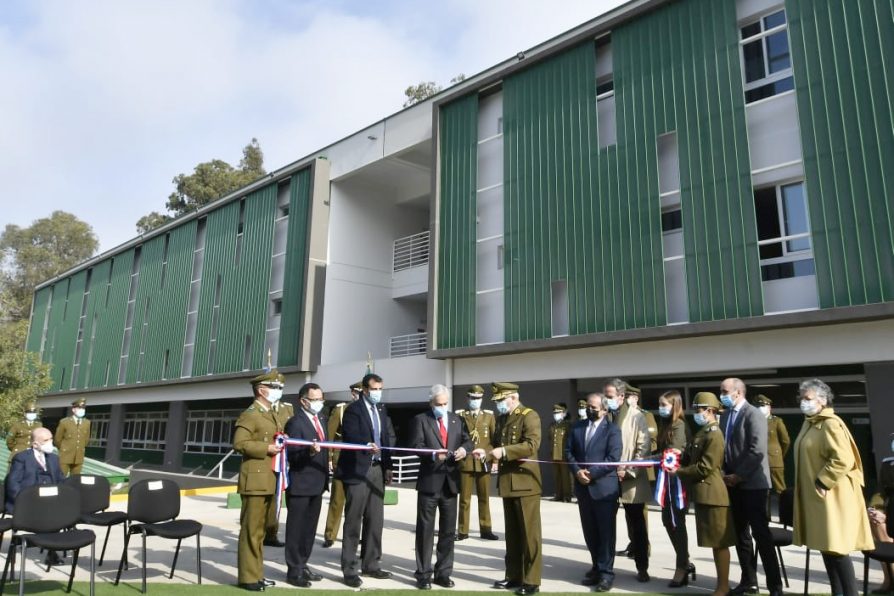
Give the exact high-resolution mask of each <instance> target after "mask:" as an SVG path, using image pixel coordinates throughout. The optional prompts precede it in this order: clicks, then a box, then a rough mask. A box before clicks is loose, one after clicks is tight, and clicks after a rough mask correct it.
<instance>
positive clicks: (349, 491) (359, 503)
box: [341, 462, 385, 577]
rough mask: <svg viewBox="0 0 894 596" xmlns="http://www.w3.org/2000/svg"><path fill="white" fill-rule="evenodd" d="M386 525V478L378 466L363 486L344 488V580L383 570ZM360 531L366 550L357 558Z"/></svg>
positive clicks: (342, 547) (369, 474) (360, 484)
mask: <svg viewBox="0 0 894 596" xmlns="http://www.w3.org/2000/svg"><path fill="white" fill-rule="evenodd" d="M384 524H385V476H384V474H383V472H382V465H381V464H380V463H378V462H376V463H373V464H372V465H371V466H370V467H369V471H368V472H367V473H366V478H364V479H363V480H362V481H361V482H358V483H356V484H345V527H344V531H343V534H342V539H341V570H342V573H343V574H344V576H345V577H355V576H358V575H360V573H361V572H363V573H369V572H372V571H378V570H379V569H381V564H380V560H381V558H382V529H383V527H384ZM361 531H362V532H363V550H362V553H361V558H358V557H357V547H358V545H359V543H360V538H361V536H360V533H361ZM361 559H362V560H361Z"/></svg>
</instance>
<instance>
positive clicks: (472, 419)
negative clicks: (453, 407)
mask: <svg viewBox="0 0 894 596" xmlns="http://www.w3.org/2000/svg"><path fill="white" fill-rule="evenodd" d="M456 415H457V416H459V417H460V419H461V420H462V421H463V424H465V425H466V430H468V431H469V437H470V438H471V439H472V443H473V447H472V448H473V449H484V452H485V453H486V454H487V455H490V452H491V451H492V450H493V448H494V445H493V441H494V430H495V428H496V424H497V422H496V418H495V417H494V413H493V412H492V411H490V410H478V413H477V414H476V413H475V412H474V411H472V410H457V411H456ZM459 470H460V472H487V469H486V467H485V463H484V461H483V460H479V459H475V458H474V457H464V458H463V459H462V462H461V463H460V468H459Z"/></svg>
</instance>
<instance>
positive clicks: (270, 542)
mask: <svg viewBox="0 0 894 596" xmlns="http://www.w3.org/2000/svg"><path fill="white" fill-rule="evenodd" d="M285 545H286V543H285V542H283V541H282V540H280V539H279V538H265V539H264V546H275V547H277V548H282V547H284V546H285Z"/></svg>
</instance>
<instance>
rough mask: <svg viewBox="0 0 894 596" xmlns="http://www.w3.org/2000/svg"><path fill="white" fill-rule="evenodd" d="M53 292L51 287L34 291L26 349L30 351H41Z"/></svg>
mask: <svg viewBox="0 0 894 596" xmlns="http://www.w3.org/2000/svg"><path fill="white" fill-rule="evenodd" d="M52 293H53V289H52V288H51V287H46V288H41V289H40V290H38V291H37V292H35V293H34V306H32V307H31V326H30V327H29V328H28V339H27V341H26V342H25V349H26V350H28V351H29V352H39V351H40V344H41V340H42V339H43V327H44V323H45V322H46V320H47V307H48V306H49V304H50V296H51V295H52Z"/></svg>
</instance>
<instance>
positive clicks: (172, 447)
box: [165, 401, 189, 472]
mask: <svg viewBox="0 0 894 596" xmlns="http://www.w3.org/2000/svg"><path fill="white" fill-rule="evenodd" d="M188 412H189V410H188V408H187V407H186V402H184V401H172V402H171V405H170V407H168V425H167V429H166V431H165V468H166V469H168V470H170V471H175V472H176V471H180V469H181V468H182V467H183V443H184V442H185V441H186V416H187V414H188Z"/></svg>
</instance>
